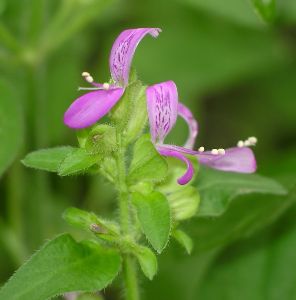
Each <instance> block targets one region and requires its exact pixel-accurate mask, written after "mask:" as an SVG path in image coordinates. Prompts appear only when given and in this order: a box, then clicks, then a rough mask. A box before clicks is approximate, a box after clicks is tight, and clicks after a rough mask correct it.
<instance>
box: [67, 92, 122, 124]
mask: <svg viewBox="0 0 296 300" xmlns="http://www.w3.org/2000/svg"><path fill="white" fill-rule="evenodd" d="M123 93H124V89H123V88H116V89H110V90H98V91H95V92H90V93H87V94H85V95H83V96H81V97H79V98H78V99H77V100H75V101H74V102H73V103H72V104H71V105H70V107H69V108H68V110H67V111H66V113H65V115H64V123H65V124H66V125H67V126H68V127H70V128H75V129H79V128H85V127H88V126H90V125H92V124H94V123H95V122H97V121H98V120H99V119H100V118H102V117H103V116H105V115H106V114H107V113H108V112H109V111H110V110H111V108H112V107H113V106H114V105H115V104H116V103H117V102H118V100H119V99H120V98H121V96H122V95H123Z"/></svg>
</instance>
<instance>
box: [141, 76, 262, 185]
mask: <svg viewBox="0 0 296 300" xmlns="http://www.w3.org/2000/svg"><path fill="white" fill-rule="evenodd" d="M146 93H147V108H148V116H149V123H150V132H151V138H152V142H153V143H154V144H155V146H156V149H157V150H158V152H159V153H160V154H161V155H163V156H172V157H175V158H177V159H180V160H182V161H183V162H184V163H185V164H186V166H187V170H186V172H185V174H183V176H181V177H180V178H179V179H178V183H179V184H181V185H183V184H186V183H188V182H189V181H190V180H191V179H192V177H193V174H194V169H193V166H192V163H191V161H190V159H189V158H188V157H187V156H186V155H194V156H196V157H197V158H198V161H199V163H200V164H204V165H207V166H209V167H211V168H214V169H218V170H222V171H231V172H239V173H253V172H255V171H256V160H255V156H254V153H253V151H252V150H251V149H250V148H249V147H248V146H252V145H255V144H256V142H257V139H256V138H255V137H251V138H249V139H248V140H246V141H239V142H238V147H233V148H229V149H226V150H224V149H212V150H211V151H204V147H200V148H199V149H198V151H196V150H192V148H193V146H194V144H195V139H196V136H197V134H198V124H197V121H196V120H195V118H194V117H193V115H192V113H191V111H190V110H189V109H188V108H187V107H186V106H185V105H184V104H182V103H178V91H177V87H176V85H175V83H174V82H173V81H167V82H162V83H159V84H155V85H153V86H150V87H148V88H147V91H146ZM178 115H179V116H180V117H182V118H183V119H184V120H185V122H186V123H187V124H188V127H189V137H188V139H187V142H186V143H185V145H184V147H180V146H175V145H168V144H164V139H165V137H166V136H167V135H168V133H169V132H170V131H171V129H172V128H173V126H174V125H175V123H176V119H177V116H178Z"/></svg>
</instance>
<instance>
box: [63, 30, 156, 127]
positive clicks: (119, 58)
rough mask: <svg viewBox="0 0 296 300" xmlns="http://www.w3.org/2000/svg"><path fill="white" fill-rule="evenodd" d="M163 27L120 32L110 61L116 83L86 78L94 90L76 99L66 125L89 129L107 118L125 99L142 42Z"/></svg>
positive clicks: (68, 114) (65, 121) (88, 76)
mask: <svg viewBox="0 0 296 300" xmlns="http://www.w3.org/2000/svg"><path fill="white" fill-rule="evenodd" d="M160 32H161V30H160V29H159V28H137V29H128V30H124V31H123V32H121V33H120V35H119V36H118V37H117V39H116V40H115V42H114V44H113V46H112V49H111V53H110V58H109V66H110V73H111V76H112V79H113V81H114V84H108V83H103V84H102V83H97V82H94V81H93V77H92V76H91V75H90V74H89V73H88V72H83V73H82V76H83V77H84V78H85V80H86V81H87V82H88V83H91V84H92V85H93V86H94V88H85V89H86V90H87V89H91V90H94V91H92V92H89V93H87V94H84V95H83V96H81V97H79V98H78V99H76V100H75V101H74V102H73V103H72V104H71V105H70V107H69V108H68V110H67V111H66V113H65V115H64V123H65V124H66V125H67V126H68V127H70V128H74V129H80V128H85V127H88V126H91V125H92V124H94V123H95V122H97V121H98V120H99V119H100V118H101V117H103V116H104V115H106V114H107V113H108V112H109V111H110V110H111V109H112V107H113V106H114V105H115V104H116V103H117V102H118V101H119V100H120V98H121V97H122V95H123V93H124V91H125V88H126V86H127V85H128V80H129V72H130V67H131V62H132V59H133V56H134V53H135V50H136V48H137V46H138V44H139V43H140V41H141V40H142V39H143V38H144V37H145V36H146V35H147V34H150V35H151V36H153V37H157V36H158V34H159V33H160Z"/></svg>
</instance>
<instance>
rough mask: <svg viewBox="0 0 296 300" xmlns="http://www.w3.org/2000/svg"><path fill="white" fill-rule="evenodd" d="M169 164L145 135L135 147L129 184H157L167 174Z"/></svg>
mask: <svg viewBox="0 0 296 300" xmlns="http://www.w3.org/2000/svg"><path fill="white" fill-rule="evenodd" d="M167 168H168V166H167V162H166V160H165V159H164V158H163V157H162V156H161V155H160V154H159V153H158V152H157V150H156V149H155V147H154V145H153V144H152V143H151V141H150V136H149V135H143V136H142V137H141V138H140V139H139V140H138V141H137V142H136V143H135V145H134V151H133V159H132V162H131V166H130V171H129V175H128V182H129V183H130V184H135V183H136V182H141V181H144V182H145V181H152V182H157V181H160V180H162V179H164V177H165V176H166V174H167Z"/></svg>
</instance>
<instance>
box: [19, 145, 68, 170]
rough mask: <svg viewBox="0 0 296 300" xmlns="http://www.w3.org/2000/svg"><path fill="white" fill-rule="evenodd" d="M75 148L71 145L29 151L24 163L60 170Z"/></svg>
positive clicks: (27, 165) (29, 165)
mask: <svg viewBox="0 0 296 300" xmlns="http://www.w3.org/2000/svg"><path fill="white" fill-rule="evenodd" d="M73 150H74V148H73V147H70V146H62V147H56V148H49V149H42V150H37V151H34V152H31V153H29V154H28V155H27V156H26V157H25V158H24V159H23V160H22V163H23V164H24V165H25V166H26V167H29V168H34V169H39V170H44V171H48V172H58V171H59V168H60V165H61V163H62V162H63V161H64V159H65V158H66V157H67V155H68V154H69V153H71V152H72V151H73Z"/></svg>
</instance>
